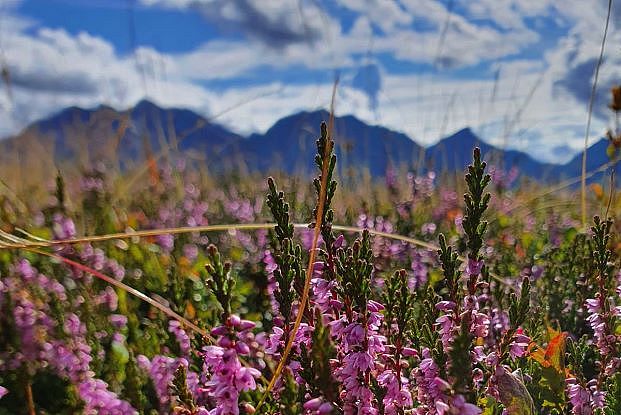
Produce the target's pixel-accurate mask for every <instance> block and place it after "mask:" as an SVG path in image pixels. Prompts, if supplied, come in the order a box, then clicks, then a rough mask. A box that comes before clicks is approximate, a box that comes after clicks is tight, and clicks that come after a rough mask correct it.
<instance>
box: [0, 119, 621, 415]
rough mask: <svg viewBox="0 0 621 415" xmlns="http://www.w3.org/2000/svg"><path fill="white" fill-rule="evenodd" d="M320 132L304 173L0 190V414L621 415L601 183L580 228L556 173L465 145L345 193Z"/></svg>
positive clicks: (172, 172)
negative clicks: (436, 168) (312, 166)
mask: <svg viewBox="0 0 621 415" xmlns="http://www.w3.org/2000/svg"><path fill="white" fill-rule="evenodd" d="M316 135H317V137H318V138H317V142H316V154H310V153H309V154H308V155H307V156H308V157H309V158H313V157H314V160H315V163H316V167H317V169H316V174H315V178H314V179H311V178H307V177H304V176H294V175H285V174H281V175H275V176H274V177H270V178H267V179H266V178H264V177H259V176H257V175H251V174H248V175H243V176H241V175H240V176H239V177H235V176H230V175H229V176H227V177H218V176H214V175H210V174H208V173H205V172H203V171H201V170H200V169H196V168H193V167H192V166H191V165H190V164H188V163H186V162H185V160H184V158H183V157H169V158H165V159H163V160H161V161H160V162H159V163H158V164H157V165H155V164H153V165H150V168H149V169H148V170H147V171H146V173H145V174H143V175H139V176H136V175H134V174H132V172H122V171H119V170H115V169H114V168H112V167H110V166H107V165H105V164H101V165H94V166H91V167H90V168H88V169H84V170H82V171H81V172H80V174H74V175H71V176H69V177H65V176H63V175H62V174H60V173H59V174H58V175H56V177H54V175H53V174H49V175H48V177H47V180H45V181H42V184H41V185H40V186H39V187H38V188H29V189H28V190H27V192H26V191H24V192H21V193H16V192H11V191H9V190H7V189H4V190H5V191H3V193H2V194H1V196H0V197H1V199H0V218H1V219H0V229H1V234H0V277H1V278H0V310H1V312H0V414H22V413H23V414H29V415H30V414H75V413H84V414H132V413H140V414H169V413H174V414H179V415H182V414H183V415H190V414H193V415H194V414H196V415H198V414H202V415H204V414H211V415H229V414H254V413H257V414H259V413H264V414H276V413H278V414H283V415H289V414H291V415H293V414H339V413H344V414H421V415H422V414H438V415H442V414H619V413H621V373H620V368H621V342H620V341H621V319H620V316H621V298H620V296H621V273H620V271H619V261H618V254H619V251H620V250H621V240H619V236H618V235H619V224H618V223H617V222H614V221H613V218H614V216H615V213H616V212H617V211H618V208H619V206H618V202H617V198H616V196H615V194H614V190H613V189H614V186H610V185H609V183H608V182H607V180H608V179H604V180H603V181H602V184H597V183H594V184H592V185H591V186H590V187H588V188H587V190H588V191H587V192H586V194H585V197H586V198H585V204H586V207H587V209H588V212H589V213H598V216H595V217H592V218H591V220H590V221H589V223H584V221H583V220H582V217H581V211H580V206H579V198H580V192H579V191H578V190H576V189H575V188H574V187H571V186H570V184H572V183H575V182H569V183H561V184H557V185H554V186H549V185H543V184H539V183H536V182H533V181H527V180H519V179H517V180H516V176H515V174H514V172H512V171H507V170H506V169H503V166H489V165H487V163H486V162H485V160H483V159H482V157H481V153H480V151H479V150H478V149H473V153H472V163H471V165H470V166H469V167H468V169H467V170H466V171H464V174H463V175H461V176H459V177H455V176H454V175H449V174H443V173H442V172H433V171H426V172H418V173H417V172H412V171H407V170H404V169H401V170H395V171H391V172H388V173H387V175H386V177H385V178H383V179H372V178H370V177H366V178H365V179H364V180H359V181H357V182H352V181H351V180H348V179H341V178H338V177H336V174H335V164H336V163H338V160H336V157H335V156H334V155H333V146H334V143H333V141H332V139H331V137H330V129H329V127H328V126H327V125H325V124H322V125H321V127H320V126H317V131H316ZM613 183H614V182H613ZM28 195H30V196H31V197H28ZM35 195H37V196H36V197H35Z"/></svg>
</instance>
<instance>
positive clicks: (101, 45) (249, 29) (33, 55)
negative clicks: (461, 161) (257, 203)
mask: <svg viewBox="0 0 621 415" xmlns="http://www.w3.org/2000/svg"><path fill="white" fill-rule="evenodd" d="M617 3H621V2H617ZM3 4H4V5H3V6H2V8H0V64H1V65H2V67H3V69H4V70H5V72H6V71H8V74H9V79H10V82H9V83H8V86H7V82H5V83H4V84H3V85H2V87H3V91H0V109H1V113H0V125H2V128H0V133H2V134H3V135H7V134H11V133H14V132H16V131H19V129H21V128H23V127H24V126H25V125H27V123H29V122H31V121H33V120H35V119H37V118H40V117H45V116H48V115H49V114H51V113H53V112H55V111H58V110H60V109H62V108H63V107H65V106H69V105H79V106H84V107H94V106H97V105H99V104H106V105H111V106H113V107H116V108H119V109H124V108H128V107H131V106H132V105H134V104H135V103H136V102H137V101H139V100H140V99H143V98H145V97H146V98H148V99H151V100H153V101H155V102H157V103H159V104H160V105H163V106H179V107H187V108H191V109H193V110H195V111H197V112H199V113H201V114H202V115H204V116H206V117H210V118H211V119H213V120H214V122H220V123H222V124H224V125H226V126H228V127H229V128H231V129H233V130H235V131H236V132H239V133H242V134H248V133H251V132H262V131H265V130H266V129H267V128H269V127H270V126H271V125H272V124H273V123H274V122H275V121H276V120H277V119H279V118H281V117H283V116H285V115H289V114H291V113H293V112H296V111H299V110H308V109H316V108H322V107H323V108H325V107H327V106H328V103H329V100H330V95H331V88H332V83H333V81H334V79H335V77H336V76H337V74H338V76H339V78H340V84H339V91H338V96H337V113H339V114H353V115H355V116H357V117H359V118H361V119H363V120H364V121H367V122H369V123H376V124H382V125H385V126H387V127H389V128H392V129H395V130H398V131H402V132H405V133H407V134H408V135H409V136H410V137H412V138H413V139H415V140H416V141H418V142H419V143H421V144H431V143H433V142H435V141H437V140H438V139H440V138H442V137H443V136H445V135H448V134H450V133H452V132H454V131H456V130H458V129H460V128H463V127H471V128H472V129H473V130H474V131H475V132H476V133H478V134H479V135H480V136H481V137H482V138H484V139H485V140H486V141H489V142H491V143H494V144H497V145H500V146H506V147H510V148H517V149H520V150H524V151H528V152H529V153H531V154H532V155H533V156H535V157H536V158H538V159H541V160H549V161H557V162H560V161H565V160H567V159H568V158H570V157H571V156H572V155H573V154H575V153H576V152H577V151H579V149H580V148H581V146H582V143H583V140H584V132H585V124H586V114H587V111H586V108H587V102H588V97H589V93H590V88H591V83H592V78H593V70H594V67H595V62H596V59H597V56H598V53H599V45H600V42H601V37H602V31H603V25H604V21H605V16H606V6H607V1H605V0H564V1H562V2H561V1H557V0H500V1H499V0H394V1H392V0H83V1H82V0H9V1H5V2H4V3H3ZM611 21H612V24H611V28H610V32H609V38H608V42H607V47H606V54H605V62H604V65H603V67H602V72H601V78H600V88H598V98H599V99H598V101H597V105H596V111H595V120H594V124H593V129H592V135H591V136H592V138H591V140H593V141H594V140H596V139H597V137H598V136H601V135H602V134H603V131H604V129H605V128H606V126H607V125H608V124H609V123H610V118H609V116H608V113H607V111H606V108H605V103H606V101H607V99H608V90H609V88H610V86H611V85H612V84H613V83H615V82H616V83H619V82H621V47H620V46H619V45H621V30H619V27H620V26H621V23H619V22H621V5H619V4H618V5H617V7H615V8H614V9H613V18H612V19H611Z"/></svg>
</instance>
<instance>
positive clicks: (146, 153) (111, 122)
mask: <svg viewBox="0 0 621 415" xmlns="http://www.w3.org/2000/svg"><path fill="white" fill-rule="evenodd" d="M328 116H329V114H328V113H327V112H326V111H323V110H319V111H313V112H299V113H296V114H293V115H290V116H287V117H284V118H282V119H280V120H278V121H277V122H276V123H275V124H274V125H273V126H272V127H271V128H270V129H268V130H267V131H266V132H265V133H264V134H252V135H250V136H248V137H243V136H241V135H239V134H236V133H234V132H232V131H230V130H229V129H227V128H225V127H223V126H221V125H218V124H216V123H212V122H210V121H209V120H208V119H206V118H204V117H202V116H200V115H198V114H196V113H194V112H192V111H190V110H187V109H178V108H161V107H159V106H157V105H156V104H154V103H152V102H150V101H146V100H144V101H141V102H139V103H138V104H137V105H136V106H134V107H133V108H131V109H128V110H124V111H117V110H115V109H113V108H110V107H107V106H100V107H97V108H94V109H82V108H78V107H70V108H66V109H64V110H62V111H60V112H59V113H57V114H54V115H52V116H51V117H49V118H46V119H44V120H40V121H38V122H35V123H33V124H31V125H30V126H28V127H27V128H25V129H24V130H23V131H22V132H20V133H19V134H17V135H15V136H13V137H9V138H6V139H4V140H1V141H0V163H1V164H4V165H8V164H11V163H13V164H15V163H16V160H18V162H19V163H20V164H21V165H22V166H23V165H26V166H27V165H29V164H28V163H44V164H48V165H50V166H54V167H55V166H58V165H62V164H63V163H73V164H76V163H77V164H78V165H81V166H87V165H89V163H93V162H95V161H97V160H109V161H115V162H117V163H118V165H119V167H121V168H124V169H130V168H132V167H135V166H138V165H141V164H142V163H144V161H145V160H146V159H156V158H159V157H166V156H167V155H169V154H170V153H171V152H181V153H184V154H186V155H187V157H188V158H189V159H191V160H195V161H196V162H201V163H205V165H206V166H207V167H208V169H209V170H210V171H212V172H216V173H223V172H229V171H239V170H242V171H251V172H252V171H258V172H271V171H274V170H280V171H285V172H287V173H303V174H307V173H309V172H313V171H314V170H313V169H314V166H313V155H314V153H315V140H316V138H317V136H318V133H319V125H320V123H321V122H322V121H326V120H328ZM334 129H335V137H334V138H335V143H336V153H337V156H338V158H339V164H338V165H339V169H340V170H339V171H340V173H341V174H343V173H344V172H352V171H363V170H366V171H368V172H369V173H370V174H371V175H372V176H375V177H380V176H383V175H384V174H386V172H387V171H388V170H389V169H391V168H399V167H402V166H405V167H406V168H408V169H417V170H418V171H422V170H425V169H433V170H435V171H442V172H443V171H448V172H455V171H463V169H464V168H465V166H466V165H467V164H468V163H469V161H470V160H471V157H472V149H473V148H474V147H475V146H478V147H480V148H481V151H482V153H483V156H484V158H485V159H486V160H488V161H489V162H490V164H495V165H501V166H502V167H503V168H504V169H509V168H511V167H516V168H517V169H518V170H519V172H520V174H521V175H523V176H526V177H530V178H534V179H536V180H539V181H547V182H552V181H558V180H560V179H562V178H568V177H575V176H579V175H580V172H581V168H582V156H581V154H579V155H577V156H576V157H574V158H573V159H571V160H570V161H569V162H567V163H565V164H550V163H543V162H540V161H538V160H535V159H534V158H532V157H531V156H530V155H528V154H527V153H524V152H520V151H516V150H503V149H499V148H497V147H494V146H493V145H490V144H488V143H485V142H484V141H482V140H481V139H479V137H477V136H476V135H475V134H474V133H473V132H472V130H471V129H469V128H465V129H462V130H460V131H458V132H456V133H454V134H452V135H450V136H448V137H446V138H443V139H442V140H440V141H439V142H437V143H436V144H434V145H433V146H430V147H427V148H424V147H422V146H420V145H419V144H417V143H416V142H415V141H414V140H412V139H410V137H408V136H407V135H405V134H402V133H399V132H396V131H393V130H390V129H388V128H385V127H382V126H377V125H369V124H367V123H365V122H363V121H361V120H359V119H357V118H355V117H353V116H343V117H336V118H335V120H334ZM607 146H608V143H607V141H606V140H605V139H601V140H600V141H598V142H597V143H595V144H593V145H592V146H591V147H589V149H588V153H587V170H589V171H591V170H594V169H596V168H598V167H599V166H601V165H602V164H604V163H606V162H607V161H608V157H607V155H606V148H607ZM22 168H23V167H22Z"/></svg>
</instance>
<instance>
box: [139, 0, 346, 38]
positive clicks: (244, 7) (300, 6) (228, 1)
mask: <svg viewBox="0 0 621 415" xmlns="http://www.w3.org/2000/svg"><path fill="white" fill-rule="evenodd" d="M142 3H143V4H145V5H150V6H160V7H175V8H182V9H183V8H186V9H191V10H195V11H198V12H199V13H201V14H202V15H203V16H204V17H205V18H206V19H208V20H209V21H210V22H212V23H214V24H216V25H218V26H219V27H220V28H221V29H222V30H225V31H226V30H231V28H234V29H235V30H238V31H241V32H243V33H245V34H246V35H247V36H248V37H249V38H251V39H255V40H258V41H260V42H261V43H263V44H264V45H266V46H269V47H271V48H276V49H280V48H283V47H285V46H287V45H291V44H296V43H309V44H315V43H316V42H317V41H319V40H321V39H322V38H323V37H324V36H325V34H324V31H323V30H322V25H323V23H324V21H323V20H326V19H328V20H330V19H329V17H328V16H326V15H325V14H323V12H322V11H321V10H320V9H319V8H318V7H317V6H316V5H315V4H314V3H313V2H303V1H300V2H297V1H290V0H142ZM332 24H335V21H333V22H332Z"/></svg>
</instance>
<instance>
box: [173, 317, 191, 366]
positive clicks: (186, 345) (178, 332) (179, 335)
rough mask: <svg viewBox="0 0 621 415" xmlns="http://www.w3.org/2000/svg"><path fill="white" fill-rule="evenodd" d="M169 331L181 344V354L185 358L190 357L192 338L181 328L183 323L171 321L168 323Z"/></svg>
mask: <svg viewBox="0 0 621 415" xmlns="http://www.w3.org/2000/svg"><path fill="white" fill-rule="evenodd" d="M168 331H170V332H171V333H172V334H173V335H174V336H175V339H176V340H177V343H178V344H179V348H180V349H181V354H182V355H183V356H186V357H187V356H189V354H190V350H191V344H190V337H189V336H188V334H187V333H186V332H185V330H183V328H182V327H181V323H179V322H178V321H177V320H171V321H169V322H168Z"/></svg>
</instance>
